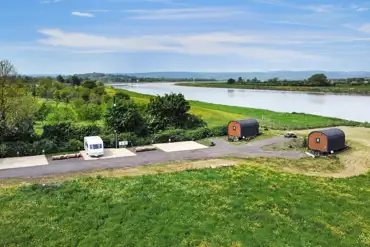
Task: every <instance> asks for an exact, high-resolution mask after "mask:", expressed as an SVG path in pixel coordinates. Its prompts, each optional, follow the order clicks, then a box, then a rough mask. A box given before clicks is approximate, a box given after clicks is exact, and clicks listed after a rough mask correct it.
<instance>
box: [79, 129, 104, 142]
mask: <svg viewBox="0 0 370 247" xmlns="http://www.w3.org/2000/svg"><path fill="white" fill-rule="evenodd" d="M72 133H73V137H72V138H74V139H77V140H80V141H83V139H84V137H85V136H98V135H100V134H101V133H102V128H101V127H99V126H97V125H87V126H72Z"/></svg>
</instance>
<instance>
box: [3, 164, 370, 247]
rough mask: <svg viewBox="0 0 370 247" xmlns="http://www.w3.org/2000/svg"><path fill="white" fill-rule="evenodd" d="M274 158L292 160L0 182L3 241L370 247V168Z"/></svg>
mask: <svg viewBox="0 0 370 247" xmlns="http://www.w3.org/2000/svg"><path fill="white" fill-rule="evenodd" d="M303 161H304V162H311V160H308V159H307V160H303ZM270 162H273V163H274V164H276V162H279V164H280V166H284V165H286V163H289V162H292V161H289V160H277V161H276V159H271V160H269V159H248V160H246V161H244V162H243V164H240V165H237V166H234V167H225V168H222V169H202V170H188V171H185V172H174V173H166V174H156V175H146V176H137V177H125V178H104V177H99V178H83V179H76V180H72V181H66V182H64V183H63V184H62V185H61V186H60V187H54V186H41V185H32V186H21V187H19V186H12V187H7V188H0V222H1V224H0V246H92V245H94V246H97V245H100V246H161V247H165V246H288V245H289V246H303V245H304V246H338V247H340V246H368V245H370V239H369V236H370V228H369V225H370V211H369V210H368V205H369V203H370V190H369V179H370V175H369V174H367V175H362V176H359V177H355V178H350V179H330V178H317V177H307V176H303V175H296V174H286V173H283V172H279V171H276V169H273V168H269V167H267V166H265V164H268V165H269V163H270ZM295 162H302V160H301V161H295ZM45 229H54V230H50V231H45Z"/></svg>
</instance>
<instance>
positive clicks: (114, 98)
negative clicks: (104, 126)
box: [113, 95, 118, 149]
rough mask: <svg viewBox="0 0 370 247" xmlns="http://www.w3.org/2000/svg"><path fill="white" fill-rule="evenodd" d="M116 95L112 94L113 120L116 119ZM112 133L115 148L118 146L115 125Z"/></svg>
mask: <svg viewBox="0 0 370 247" xmlns="http://www.w3.org/2000/svg"><path fill="white" fill-rule="evenodd" d="M116 106H117V105H116V95H114V96H113V114H114V120H116ZM114 134H115V143H116V149H117V148H118V140H117V139H118V138H117V129H116V126H114Z"/></svg>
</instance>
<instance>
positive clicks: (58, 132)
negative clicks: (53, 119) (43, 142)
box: [42, 122, 102, 144]
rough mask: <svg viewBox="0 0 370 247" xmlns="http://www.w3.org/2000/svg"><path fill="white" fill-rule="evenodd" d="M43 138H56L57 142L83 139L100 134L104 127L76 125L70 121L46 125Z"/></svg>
mask: <svg viewBox="0 0 370 247" xmlns="http://www.w3.org/2000/svg"><path fill="white" fill-rule="evenodd" d="M43 129H44V131H43V134H42V138H43V139H50V140H55V141H56V142H57V143H59V144H60V143H67V142H68V141H69V140H71V139H77V140H80V141H83V139H84V137H85V136H95V135H100V134H101V132H102V129H101V128H100V127H99V126H96V125H89V126H75V125H72V124H71V123H70V122H64V123H57V124H53V125H45V126H44V128H43Z"/></svg>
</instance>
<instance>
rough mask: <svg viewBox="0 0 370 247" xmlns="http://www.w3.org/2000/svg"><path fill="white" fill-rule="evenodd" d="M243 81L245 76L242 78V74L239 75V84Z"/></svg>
mask: <svg viewBox="0 0 370 247" xmlns="http://www.w3.org/2000/svg"><path fill="white" fill-rule="evenodd" d="M243 82H244V80H243V78H242V77H241V76H239V78H238V83H239V84H242V83H243Z"/></svg>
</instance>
